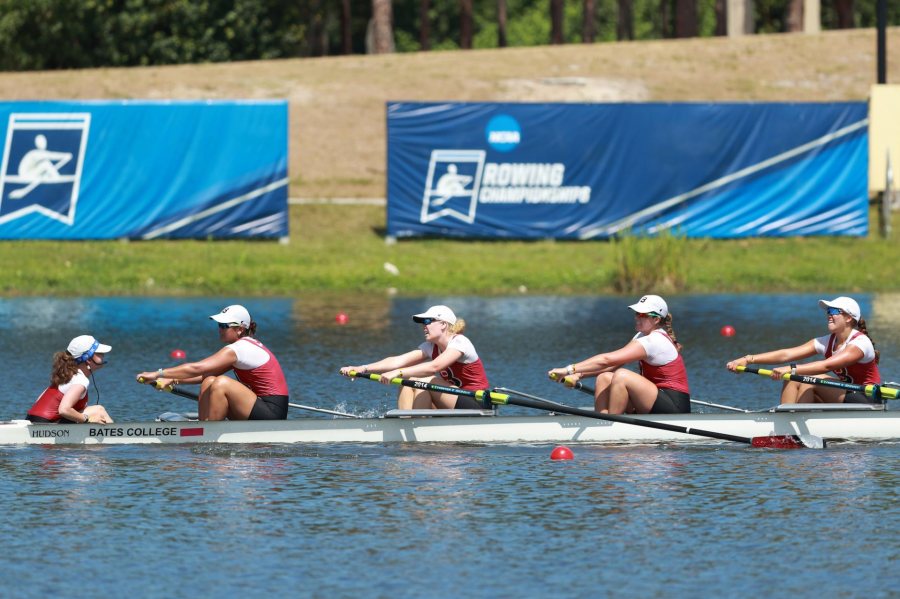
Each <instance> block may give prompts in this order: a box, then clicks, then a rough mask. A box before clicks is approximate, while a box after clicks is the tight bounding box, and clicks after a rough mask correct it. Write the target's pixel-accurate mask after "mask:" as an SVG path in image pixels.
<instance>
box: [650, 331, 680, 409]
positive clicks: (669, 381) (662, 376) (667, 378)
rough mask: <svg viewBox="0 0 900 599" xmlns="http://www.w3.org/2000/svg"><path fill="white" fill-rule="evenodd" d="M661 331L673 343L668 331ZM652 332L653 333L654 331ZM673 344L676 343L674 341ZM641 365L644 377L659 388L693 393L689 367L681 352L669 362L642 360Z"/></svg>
mask: <svg viewBox="0 0 900 599" xmlns="http://www.w3.org/2000/svg"><path fill="white" fill-rule="evenodd" d="M657 330H658V329H657ZM654 332H655V331H654ZM659 332H660V333H662V334H663V335H664V336H665V338H666V339H667V340H668V341H669V343H672V339H671V338H670V337H669V335H668V333H666V332H665V331H662V330H660V331H659ZM650 334H651V335H652V334H653V333H650ZM672 345H675V344H674V343H672ZM676 349H677V347H676ZM640 367H641V374H642V375H643V376H644V378H646V379H647V380H648V381H650V382H651V383H653V384H654V385H656V386H657V388H661V389H672V390H673V391H681V392H682V393H687V394H688V395H690V394H691V389H690V387H688V378H687V369H686V368H685V367H684V360H683V359H682V358H681V354H680V353H679V354H678V357H677V358H675V359H674V360H672V361H671V362H669V363H668V364H662V365H660V366H654V365H652V364H649V363H647V362H645V361H644V360H641V361H640Z"/></svg>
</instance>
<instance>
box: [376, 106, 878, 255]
mask: <svg viewBox="0 0 900 599" xmlns="http://www.w3.org/2000/svg"><path fill="white" fill-rule="evenodd" d="M387 132H388V164H387V179H388V185H387V189H388V192H387V205H388V208H387V233H388V235H389V236H392V237H417V236H443V237H474V238H487V239H498V238H507V239H543V238H556V239H605V238H609V237H613V236H616V235H618V234H621V233H624V232H633V233H637V234H642V235H654V234H658V233H659V232H661V231H665V230H671V231H674V232H675V233H676V234H681V235H685V236H688V237H716V238H729V237H761V236H766V237H784V236H803V235H846V236H864V235H867V234H868V226H869V220H868V193H867V164H868V148H867V139H868V114H867V105H866V103H865V102H834V103H672V104H663V103H646V104H637V103H632V104H526V103H456V102H443V103H419V102H392V103H389V104H388V106H387Z"/></svg>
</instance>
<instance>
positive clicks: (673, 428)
mask: <svg viewBox="0 0 900 599" xmlns="http://www.w3.org/2000/svg"><path fill="white" fill-rule="evenodd" d="M494 403H501V401H496V402H494ZM502 403H508V404H512V405H516V406H522V407H525V408H535V409H538V410H545V411H548V412H561V413H563V414H571V415H573V416H585V417H587V418H596V419H598V420H607V421H609V422H621V423H622V424H633V425H635V426H644V427H647V428H655V429H658V430H663V431H670V432H673V433H684V434H686V435H696V436H699V437H709V438H711V439H721V440H723V441H735V442H737V443H746V444H748V445H752V444H753V439H751V438H750V437H739V436H737V435H729V434H728V433H718V432H715V431H707V430H703V429H699V428H690V427H687V426H677V425H675V424H667V423H665V422H656V421H655V420H639V419H637V418H632V417H630V416H623V415H619V414H603V413H601V412H595V411H594V410H581V409H578V408H572V407H569V406H562V405H559V404H555V403H548V402H543V401H536V400H533V399H525V398H518V397H509V398H507V399H506V400H503V401H502Z"/></svg>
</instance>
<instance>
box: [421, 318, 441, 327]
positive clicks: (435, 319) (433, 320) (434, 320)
mask: <svg viewBox="0 0 900 599" xmlns="http://www.w3.org/2000/svg"><path fill="white" fill-rule="evenodd" d="M419 322H421V323H422V324H424V325H425V326H428V325H430V324H431V323H432V322H437V318H423V319H421V320H420V321H419Z"/></svg>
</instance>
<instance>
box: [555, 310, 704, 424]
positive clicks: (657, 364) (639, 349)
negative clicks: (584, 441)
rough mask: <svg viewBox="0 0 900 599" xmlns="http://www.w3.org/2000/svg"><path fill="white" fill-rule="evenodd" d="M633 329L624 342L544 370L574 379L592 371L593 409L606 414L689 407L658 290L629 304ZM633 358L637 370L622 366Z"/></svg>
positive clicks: (678, 357) (681, 363)
mask: <svg viewBox="0 0 900 599" xmlns="http://www.w3.org/2000/svg"><path fill="white" fill-rule="evenodd" d="M628 307H629V308H631V309H632V310H633V311H634V328H635V330H636V331H637V334H636V335H635V336H634V337H633V338H632V339H631V341H630V342H628V343H627V344H626V345H625V346H624V347H621V348H619V349H617V350H615V351H611V352H608V353H604V354H598V355H596V356H593V357H591V358H587V359H585V360H582V361H581V362H576V363H573V364H569V365H568V366H565V367H562V368H553V369H552V370H550V371H549V372H548V373H547V374H548V375H549V376H550V378H552V379H554V380H557V381H559V382H566V380H567V379H568V382H569V383H570V384H571V383H574V382H577V381H578V380H579V379H581V378H583V377H594V376H596V381H597V386H596V389H595V392H594V409H596V410H597V411H598V412H605V413H609V414H623V413H631V412H636V413H638V414H677V413H686V412H690V411H691V390H690V388H689V386H688V378H687V370H686V369H685V366H684V360H682V358H681V344H680V343H678V340H677V339H676V338H675V331H674V330H672V314H670V313H669V306H668V305H667V304H666V301H665V300H664V299H663V298H661V297H659V296H658V295H645V296H644V297H642V298H641V299H640V300H638V301H637V303H634V304H632V305H630V306H628ZM630 362H638V365H639V367H640V374H638V373H636V372H634V371H631V370H628V369H627V368H622V367H623V366H624V365H625V364H628V363H630Z"/></svg>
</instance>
